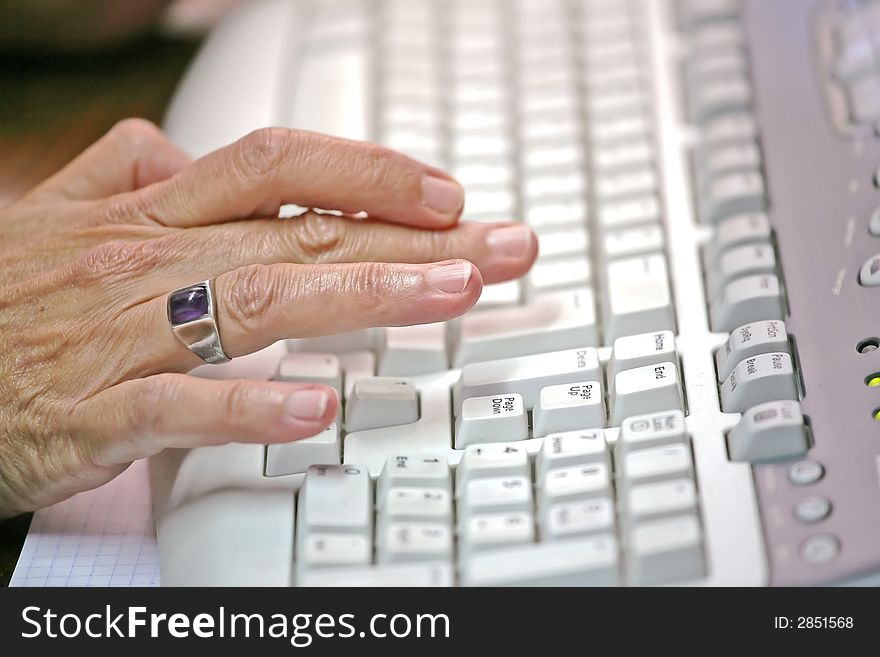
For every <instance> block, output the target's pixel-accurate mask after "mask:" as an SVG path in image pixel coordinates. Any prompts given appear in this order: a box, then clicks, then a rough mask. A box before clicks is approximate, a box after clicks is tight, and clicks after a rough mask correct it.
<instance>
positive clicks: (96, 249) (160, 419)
mask: <svg viewBox="0 0 880 657" xmlns="http://www.w3.org/2000/svg"><path fill="white" fill-rule="evenodd" d="M462 198H463V197H462V192H461V188H460V187H459V186H458V185H457V183H455V182H454V181H453V180H452V179H451V178H450V177H449V176H447V175H446V174H444V173H443V172H440V171H438V170H436V169H433V168H431V167H428V166H426V165H423V164H421V163H419V162H416V161H414V160H411V159H409V158H407V157H404V156H402V155H400V154H398V153H394V152H392V151H388V150H386V149H383V148H381V147H378V146H374V145H369V144H363V143H357V142H350V141H344V140H339V139H333V138H330V137H325V136H322V135H317V134H313V133H306V132H297V131H291V130H283V129H267V130H261V131H257V132H255V133H252V134H251V135H248V136H246V137H244V138H243V139H242V140H240V141H238V142H236V143H234V144H232V145H230V146H228V147H226V148H224V149H221V150H219V151H216V152H215V153H212V154H209V155H207V156H205V157H204V158H201V159H200V160H197V161H195V162H192V161H191V160H190V159H189V158H188V157H187V156H186V155H184V154H183V153H182V152H180V151H179V150H178V149H177V148H176V147H175V146H173V145H172V144H171V143H170V142H169V141H168V140H167V139H166V138H165V137H164V135H162V133H161V132H160V131H159V130H158V129H157V128H155V126H153V125H152V124H149V123H147V122H145V121H141V120H136V119H131V120H127V121H124V122H122V123H120V124H118V125H117V126H116V127H115V128H114V129H113V130H111V131H110V132H109V133H108V134H107V135H106V136H105V137H103V138H102V139H101V140H100V141H99V142H97V143H96V144H95V145H93V146H92V147H91V148H90V149H89V150H87V151H86V152H85V153H83V154H82V155H81V156H80V157H79V158H77V159H76V160H74V161H73V162H72V163H71V164H69V165H68V166H67V167H65V168H64V169H62V170H61V171H60V172H59V173H57V174H56V175H55V176H53V177H52V178H50V179H49V180H47V181H45V182H44V183H43V184H41V185H40V186H39V187H37V188H36V189H34V190H32V191H31V192H30V193H28V194H27V195H26V196H24V197H22V198H21V199H19V200H18V201H16V202H15V203H14V204H12V205H10V206H8V207H6V208H3V209H2V210H0V273H2V276H0V517H3V516H11V515H15V514H17V513H20V512H24V511H29V510H33V509H37V508H40V507H42V506H45V505H47V504H50V503H54V502H56V501H59V500H62V499H64V498H66V497H69V496H70V495H72V494H74V493H76V492H79V491H81V490H86V489H89V488H92V487H95V486H97V485H100V484H102V483H104V482H106V481H108V480H110V479H112V478H113V477H114V476H116V475H117V474H119V473H120V472H122V471H123V470H124V469H125V468H126V467H127V466H128V465H129V464H130V463H131V462H132V461H134V460H136V459H139V458H143V457H147V456H150V455H152V454H155V453H157V452H159V451H160V450H162V449H164V448H166V447H192V446H198V445H210V444H221V443H225V442H230V441H240V442H257V443H273V442H286V441H290V440H295V439H297V438H302V437H306V436H310V435H314V434H315V433H317V432H319V431H320V430H322V429H323V428H324V427H326V426H328V425H329V424H330V423H331V422H332V420H333V416H334V414H335V409H336V404H337V400H336V396H335V392H334V391H333V389H332V388H327V387H324V386H319V385H305V384H296V383H282V382H265V381H263V382H259V381H243V380H240V381H227V380H209V379H201V378H196V377H192V376H189V375H186V374H185V372H187V371H188V370H190V369H192V368H193V367H194V366H196V365H198V364H200V363H201V361H200V360H199V359H198V357H196V356H195V355H194V354H192V353H191V352H190V351H188V350H187V349H186V348H185V347H184V346H183V345H182V344H181V343H180V342H179V341H178V340H177V338H176V337H175V336H174V334H173V333H172V331H171V329H170V326H169V325H168V320H167V315H166V299H167V295H168V293H169V292H170V291H172V290H174V289H177V288H180V287H184V286H186V285H190V284H192V283H195V282H198V281H202V280H205V279H208V278H215V287H216V293H217V304H218V324H219V330H220V335H221V338H222V340H223V345H224V348H225V349H226V352H227V353H228V354H229V355H230V356H231V357H233V358H234V357H236V356H241V355H244V354H247V353H251V352H253V351H256V350H258V349H260V348H262V347H264V346H267V345H269V344H271V343H272V342H274V341H276V340H278V339H283V338H291V337H306V336H314V335H322V334H329V333H337V332H341V331H348V330H355V329H358V328H365V327H369V326H394V325H408V324H416V323H425V322H435V321H442V320H446V319H449V318H452V317H455V316H457V315H460V314H461V313H463V312H464V311H466V310H467V309H468V308H470V307H471V306H472V305H473V304H474V303H475V302H476V300H477V298H478V297H479V294H480V291H481V289H482V284H483V282H484V281H485V282H496V281H502V280H505V279H509V278H513V277H517V276H520V275H522V274H523V273H524V272H525V271H527V270H528V268H529V267H530V266H531V263H532V262H533V260H534V258H535V256H536V251H537V247H536V240H535V239H534V236H533V235H532V234H531V232H530V231H528V229H527V228H525V227H523V226H521V225H517V224H512V223H511V224H477V223H469V222H459V215H460V213H461V209H462ZM285 203H296V204H298V205H301V206H303V207H323V208H334V209H338V210H340V211H341V212H342V213H345V214H343V215H342V216H335V215H327V214H316V213H314V212H308V213H306V214H304V215H302V216H300V217H297V218H292V219H285V220H280V219H277V215H278V209H279V207H280V206H281V205H282V204H285ZM359 212H365V213H366V214H367V216H368V218H367V219H363V218H357V219H355V218H353V217H352V216H351V215H354V214H356V213H359ZM359 216H360V215H359ZM471 263H473V264H471Z"/></svg>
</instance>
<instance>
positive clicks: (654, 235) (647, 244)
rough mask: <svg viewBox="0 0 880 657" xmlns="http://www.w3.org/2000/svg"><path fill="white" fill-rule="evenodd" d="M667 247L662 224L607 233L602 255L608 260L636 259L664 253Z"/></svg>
mask: <svg viewBox="0 0 880 657" xmlns="http://www.w3.org/2000/svg"><path fill="white" fill-rule="evenodd" d="M665 246H666V240H665V237H664V236H663V227H662V226H661V225H660V224H646V225H644V226H638V227H636V228H624V229H621V230H609V231H607V232H606V233H605V237H604V240H603V242H602V254H603V255H604V256H605V258H606V259H608V260H616V259H620V258H634V257H636V256H646V255H651V254H653V253H658V252H662V251H663V250H664V248H665Z"/></svg>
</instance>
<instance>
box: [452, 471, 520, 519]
mask: <svg viewBox="0 0 880 657" xmlns="http://www.w3.org/2000/svg"><path fill="white" fill-rule="evenodd" d="M531 511H532V482H531V479H529V478H528V477H493V478H487V479H471V480H470V481H468V482H467V483H466V484H465V486H464V490H462V491H461V492H460V493H459V494H458V522H459V526H461V525H464V524H466V523H468V522H469V521H470V518H471V516H473V515H475V514H478V513H511V512H522V513H531Z"/></svg>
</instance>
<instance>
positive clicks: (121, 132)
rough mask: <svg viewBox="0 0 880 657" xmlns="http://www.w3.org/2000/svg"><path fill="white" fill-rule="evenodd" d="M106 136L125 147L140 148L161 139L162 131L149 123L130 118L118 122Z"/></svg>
mask: <svg viewBox="0 0 880 657" xmlns="http://www.w3.org/2000/svg"><path fill="white" fill-rule="evenodd" d="M108 134H109V135H110V137H112V138H113V139H117V140H119V141H121V142H123V143H124V144H126V145H129V146H142V145H144V144H148V143H151V142H153V141H155V140H157V139H159V138H161V136H162V131H161V130H159V128H158V127H157V126H156V124H154V123H152V122H151V121H147V120H146V119H139V118H131V119H122V120H121V121H118V122H117V123H116V124H115V125H114V126H113V127H112V128H111V129H110V132H109V133H108Z"/></svg>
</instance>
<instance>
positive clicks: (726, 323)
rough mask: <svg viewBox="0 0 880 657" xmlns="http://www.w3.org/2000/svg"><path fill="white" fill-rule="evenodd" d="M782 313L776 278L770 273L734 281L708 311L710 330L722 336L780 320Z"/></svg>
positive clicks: (780, 293)
mask: <svg viewBox="0 0 880 657" xmlns="http://www.w3.org/2000/svg"><path fill="white" fill-rule="evenodd" d="M784 314H785V312H784V308H783V305H782V291H781V290H780V287H779V279H778V278H777V277H776V276H775V275H772V274H761V275H757V276H745V277H743V278H738V279H736V280H735V281H733V282H731V283H730V284H728V285H727V287H725V288H724V291H723V292H722V293H721V296H720V297H719V298H718V299H716V300H715V302H713V304H712V305H711V306H710V309H709V318H710V319H711V324H712V330H713V331H720V332H723V333H728V332H730V331H733V330H734V329H736V327H738V326H742V325H743V324H748V323H750V322H757V321H759V320H762V319H777V320H781V319H782V317H783V316H784Z"/></svg>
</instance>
